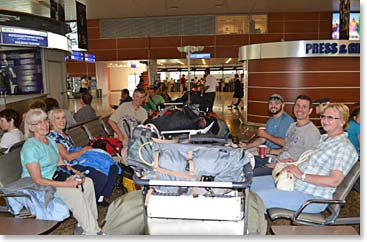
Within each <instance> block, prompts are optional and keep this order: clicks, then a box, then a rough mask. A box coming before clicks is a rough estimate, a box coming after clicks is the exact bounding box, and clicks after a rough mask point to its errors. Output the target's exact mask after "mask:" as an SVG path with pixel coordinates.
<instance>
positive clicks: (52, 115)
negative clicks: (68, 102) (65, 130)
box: [48, 108, 65, 127]
mask: <svg viewBox="0 0 367 242" xmlns="http://www.w3.org/2000/svg"><path fill="white" fill-rule="evenodd" d="M59 113H63V114H64V115H65V112H64V110H62V109H60V108H56V109H52V110H51V111H49V112H48V119H49V120H50V125H51V127H52V122H53V121H54V120H55V116H56V114H59Z"/></svg>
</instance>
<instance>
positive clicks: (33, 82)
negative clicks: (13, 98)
mask: <svg viewBox="0 0 367 242" xmlns="http://www.w3.org/2000/svg"><path fill="white" fill-rule="evenodd" d="M41 92H43V80H42V60H41V51H40V50H39V49H32V50H16V51H2V52H1V54H0V93H1V94H6V95H14V94H27V93H41Z"/></svg>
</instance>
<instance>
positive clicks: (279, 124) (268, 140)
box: [240, 94, 294, 155]
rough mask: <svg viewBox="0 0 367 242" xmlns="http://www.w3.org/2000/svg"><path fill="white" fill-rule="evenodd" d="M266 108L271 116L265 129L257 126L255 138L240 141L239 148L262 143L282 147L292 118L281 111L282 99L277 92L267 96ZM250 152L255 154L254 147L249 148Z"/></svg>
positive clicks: (276, 147) (269, 147)
mask: <svg viewBox="0 0 367 242" xmlns="http://www.w3.org/2000/svg"><path fill="white" fill-rule="evenodd" d="M268 108H269V112H270V113H271V115H272V117H271V118H270V119H269V120H268V121H267V122H266V126H265V129H263V128H259V129H258V133H257V138H256V139H255V140H253V141H252V142H251V143H248V144H246V143H240V147H241V148H245V149H251V148H256V147H258V146H259V145H262V144H265V145H266V146H267V147H268V149H279V148H281V147H283V145H284V143H285V135H286V132H287V130H288V128H289V126H290V125H291V123H293V122H294V120H293V118H292V117H291V116H289V115H288V114H287V113H286V112H284V111H283V109H284V101H283V98H282V97H281V96H280V95H279V94H273V95H271V96H270V97H269V103H268ZM252 151H253V152H252ZM250 152H251V153H254V154H255V155H257V150H256V149H251V150H250Z"/></svg>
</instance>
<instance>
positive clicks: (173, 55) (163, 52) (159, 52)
mask: <svg viewBox="0 0 367 242" xmlns="http://www.w3.org/2000/svg"><path fill="white" fill-rule="evenodd" d="M149 57H150V59H167V58H168V59H180V58H181V53H180V52H179V51H178V50H177V48H176V47H173V48H172V47H170V48H152V49H150V56H149Z"/></svg>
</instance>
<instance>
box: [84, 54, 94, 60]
mask: <svg viewBox="0 0 367 242" xmlns="http://www.w3.org/2000/svg"><path fill="white" fill-rule="evenodd" d="M84 61H86V62H96V56H95V55H94V54H89V53H84Z"/></svg>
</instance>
